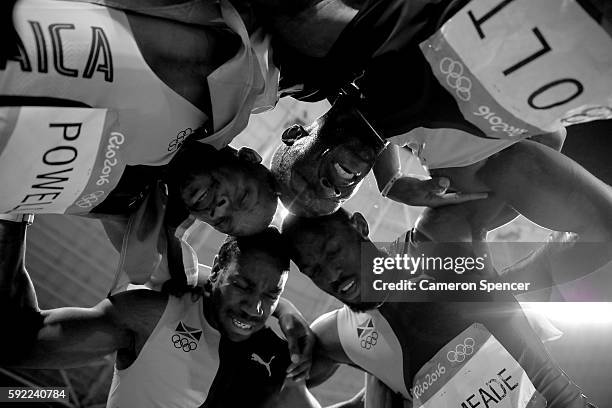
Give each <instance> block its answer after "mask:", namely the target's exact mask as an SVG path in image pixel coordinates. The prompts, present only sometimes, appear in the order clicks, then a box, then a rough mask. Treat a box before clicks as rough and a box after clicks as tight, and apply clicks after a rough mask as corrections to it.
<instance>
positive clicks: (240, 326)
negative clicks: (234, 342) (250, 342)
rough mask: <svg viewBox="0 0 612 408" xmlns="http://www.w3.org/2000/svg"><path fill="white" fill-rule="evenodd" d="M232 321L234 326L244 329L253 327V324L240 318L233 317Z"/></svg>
mask: <svg viewBox="0 0 612 408" xmlns="http://www.w3.org/2000/svg"><path fill="white" fill-rule="evenodd" d="M232 323H234V326H236V327H238V328H239V329H243V330H248V329H250V328H251V327H253V326H252V325H250V324H246V323H242V322H241V321H240V320H237V319H232Z"/></svg>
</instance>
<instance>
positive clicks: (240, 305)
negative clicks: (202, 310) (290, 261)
mask: <svg viewBox="0 0 612 408" xmlns="http://www.w3.org/2000/svg"><path fill="white" fill-rule="evenodd" d="M286 280H287V272H283V271H282V268H281V267H280V266H279V263H278V261H277V260H275V259H274V258H272V257H271V256H270V255H268V254H266V253H263V252H260V251H257V250H253V249H250V250H246V251H241V252H240V254H238V255H236V256H234V257H233V259H232V260H231V261H229V262H228V264H227V265H226V266H225V267H224V268H223V270H221V271H220V272H219V277H218V279H217V280H216V281H214V282H213V294H212V299H213V308H214V314H215V316H216V319H215V320H216V323H217V328H218V329H219V331H220V332H221V333H222V334H223V335H225V336H227V337H228V338H229V339H230V340H232V341H242V340H246V339H247V338H248V337H249V336H251V334H253V333H255V332H256V331H258V330H260V329H262V328H263V327H264V324H265V322H266V320H267V319H268V317H270V315H271V314H272V312H273V311H274V309H275V308H276V305H277V304H278V300H279V298H280V295H281V293H282V291H283V288H284V286H285V282H286Z"/></svg>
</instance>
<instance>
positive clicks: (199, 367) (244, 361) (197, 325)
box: [107, 293, 289, 408]
mask: <svg viewBox="0 0 612 408" xmlns="http://www.w3.org/2000/svg"><path fill="white" fill-rule="evenodd" d="M203 302H204V300H203V298H202V297H201V296H196V295H192V294H190V293H188V294H186V295H184V296H182V297H180V298H177V297H172V296H171V297H170V298H169V300H168V305H167V307H166V310H165V311H164V313H163V315H162V317H161V319H160V320H159V322H158V323H157V326H156V327H155V329H154V330H153V332H152V333H151V335H150V336H149V338H148V339H147V341H146V343H145V344H144V346H143V348H142V350H141V351H140V353H139V354H138V357H137V358H136V360H134V362H133V363H132V364H131V365H130V366H129V367H128V368H125V369H122V370H118V369H115V373H114V377H113V382H112V385H111V390H110V393H109V397H108V402H107V407H108V408H119V407H133V408H154V407H160V408H162V407H163V408H171V407H177V408H179V407H180V408H190V407H194V408H195V407H205V408H217V407H218V408H228V407H242V406H254V407H257V406H260V405H261V404H262V403H264V401H266V399H267V398H268V397H269V396H270V395H274V394H275V393H278V392H279V391H280V388H281V386H282V384H283V381H284V379H285V369H286V368H287V366H288V365H289V355H288V354H289V353H288V349H287V344H286V342H285V341H284V340H282V339H280V338H279V337H278V336H277V335H276V334H275V333H274V332H273V331H272V330H271V329H269V328H264V329H262V330H260V331H258V332H257V333H254V334H253V335H252V336H251V337H250V338H249V339H247V340H245V341H242V342H236V343H234V342H231V341H229V340H227V339H225V338H224V337H222V336H221V335H220V333H219V332H218V331H217V330H216V329H214V328H213V327H212V326H211V325H210V324H209V323H208V322H207V321H206V318H205V317H204V314H203Z"/></svg>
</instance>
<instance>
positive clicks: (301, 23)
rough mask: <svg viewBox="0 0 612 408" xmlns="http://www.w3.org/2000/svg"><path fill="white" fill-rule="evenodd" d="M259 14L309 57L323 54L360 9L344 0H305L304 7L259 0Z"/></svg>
mask: <svg viewBox="0 0 612 408" xmlns="http://www.w3.org/2000/svg"><path fill="white" fill-rule="evenodd" d="M257 3H258V7H259V11H260V15H262V16H263V17H264V19H266V20H267V23H268V24H269V28H271V29H272V31H273V32H274V34H275V35H276V36H277V37H278V38H280V39H281V40H282V41H283V42H284V43H285V44H286V45H288V46H289V47H291V48H293V49H294V50H296V51H298V52H300V53H301V54H303V55H306V56H309V57H324V56H325V55H327V53H328V52H329V50H330V49H331V48H332V46H333V45H334V43H335V42H336V40H337V39H338V37H339V36H340V34H341V33H342V30H344V28H345V27H346V26H347V25H348V23H349V22H350V21H351V20H352V19H353V18H354V17H355V15H356V14H357V12H358V11H359V10H358V9H357V8H356V7H355V6H351V5H348V4H346V2H345V1H343V0H315V1H310V2H304V4H305V6H304V7H305V8H303V9H301V10H299V11H298V10H296V9H295V8H294V9H293V10H289V9H287V8H285V9H283V8H282V7H281V8H280V11H279V9H278V8H275V7H274V4H272V3H274V0H257Z"/></svg>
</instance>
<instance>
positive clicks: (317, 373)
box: [307, 310, 351, 388]
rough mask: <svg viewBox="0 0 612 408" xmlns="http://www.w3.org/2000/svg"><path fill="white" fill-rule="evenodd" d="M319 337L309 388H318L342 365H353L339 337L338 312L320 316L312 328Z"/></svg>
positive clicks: (308, 382) (314, 353)
mask: <svg viewBox="0 0 612 408" xmlns="http://www.w3.org/2000/svg"><path fill="white" fill-rule="evenodd" d="M310 327H311V329H312V331H313V332H314V334H315V335H316V337H317V342H316V344H315V348H314V352H313V362H312V368H311V369H310V377H309V378H308V381H307V385H308V387H310V388H312V387H316V386H317V385H319V384H321V383H323V382H325V381H326V380H327V379H328V378H329V377H331V376H332V375H333V374H334V373H335V372H336V370H337V369H338V367H339V366H340V364H351V360H350V359H349V358H348V356H347V355H346V353H345V352H344V349H343V348H342V344H341V343H340V336H339V335H338V323H337V310H335V311H332V312H329V313H326V314H324V315H322V316H319V317H318V318H317V319H316V320H315V321H314V322H313V323H312V325H311V326H310Z"/></svg>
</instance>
